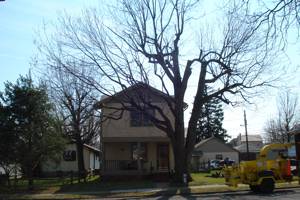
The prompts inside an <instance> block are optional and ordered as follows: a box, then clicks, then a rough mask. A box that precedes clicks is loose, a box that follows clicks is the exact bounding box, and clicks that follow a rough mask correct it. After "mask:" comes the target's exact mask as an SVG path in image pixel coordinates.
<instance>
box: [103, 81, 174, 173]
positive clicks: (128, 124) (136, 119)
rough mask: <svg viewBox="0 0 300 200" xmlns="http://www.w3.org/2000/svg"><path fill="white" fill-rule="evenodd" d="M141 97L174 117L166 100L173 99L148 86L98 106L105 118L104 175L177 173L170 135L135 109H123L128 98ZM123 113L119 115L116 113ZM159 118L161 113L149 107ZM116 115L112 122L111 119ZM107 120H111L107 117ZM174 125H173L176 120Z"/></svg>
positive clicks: (111, 97) (131, 89)
mask: <svg viewBox="0 0 300 200" xmlns="http://www.w3.org/2000/svg"><path fill="white" fill-rule="evenodd" d="M137 95H138V96H142V97H143V98H145V99H147V100H148V101H149V100H150V101H151V104H154V105H155V106H158V107H159V108H161V110H162V112H163V113H164V114H165V115H166V116H168V118H169V119H171V118H172V113H171V111H170V110H169V108H168V106H167V104H166V102H165V101H164V100H165V98H172V97H169V96H168V95H166V94H164V93H162V92H161V91H159V90H157V89H155V88H152V87H151V86H148V85H145V84H141V83H139V84H136V85H134V86H131V87H129V88H127V89H126V90H123V91H121V92H119V93H116V94H115V95H113V96H110V97H107V96H105V97H104V98H102V99H101V100H100V102H99V103H98V104H97V106H98V108H99V109H101V112H102V116H103V118H104V117H105V119H104V120H103V123H102V128H101V131H102V133H101V141H102V145H103V146H102V148H103V149H102V151H103V168H102V169H101V174H102V175H104V176H115V175H149V174H158V173H159V174H160V173H168V172H170V171H172V170H174V156H173V151H172V147H171V144H170V140H169V138H168V137H167V135H166V133H165V132H163V131H162V130H160V129H158V128H157V127H155V126H154V124H153V123H152V122H151V120H150V119H149V115H146V114H145V112H142V111H139V110H137V109H136V108H134V107H132V109H130V111H129V110H128V109H126V110H122V108H124V106H130V105H131V104H129V103H126V102H128V99H131V98H135V102H138V103H139V104H143V102H139V100H138V97H137ZM118 109H120V110H119V114H116V112H117V111H118ZM147 109H148V110H147V111H148V112H151V113H152V114H154V115H155V116H156V117H159V113H158V112H156V111H155V110H154V109H150V108H147ZM112 116H114V118H117V119H112V118H111V117H112ZM106 117H107V118H106ZM171 121H172V124H173V120H171Z"/></svg>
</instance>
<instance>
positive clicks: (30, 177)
mask: <svg viewBox="0 0 300 200" xmlns="http://www.w3.org/2000/svg"><path fill="white" fill-rule="evenodd" d="M27 180H28V190H33V169H32V166H31V165H30V164H29V166H27Z"/></svg>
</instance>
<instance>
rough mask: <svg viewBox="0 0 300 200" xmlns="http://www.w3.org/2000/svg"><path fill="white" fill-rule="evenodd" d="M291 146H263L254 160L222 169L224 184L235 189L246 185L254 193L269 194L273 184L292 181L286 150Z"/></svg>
mask: <svg viewBox="0 0 300 200" xmlns="http://www.w3.org/2000/svg"><path fill="white" fill-rule="evenodd" d="M291 146H292V144H269V145H266V146H264V147H263V148H262V149H261V150H260V153H259V156H258V158H257V159H256V160H252V161H242V162H241V163H240V164H239V165H233V166H228V167H226V166H225V167H224V169H223V174H224V177H225V183H226V185H229V186H234V187H237V185H238V184H239V183H243V184H248V185H249V187H250V189H251V190H252V191H253V192H256V193H259V192H261V193H271V192H273V190H274V187H275V183H280V182H290V181H292V177H293V176H292V174H291V167H290V160H289V159H288V158H287V152H288V148H290V147H291Z"/></svg>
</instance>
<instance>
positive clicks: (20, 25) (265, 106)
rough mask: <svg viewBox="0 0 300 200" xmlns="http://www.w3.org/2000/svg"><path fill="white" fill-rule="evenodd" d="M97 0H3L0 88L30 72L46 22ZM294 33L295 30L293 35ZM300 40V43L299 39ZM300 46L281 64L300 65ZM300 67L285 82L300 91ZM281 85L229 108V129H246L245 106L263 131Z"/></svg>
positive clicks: (253, 127) (252, 128)
mask: <svg viewBox="0 0 300 200" xmlns="http://www.w3.org/2000/svg"><path fill="white" fill-rule="evenodd" d="M99 2H103V1H97V0H89V1H85V0H42V1H41V0H6V1H4V2H1V3H0V60H1V64H0V69H1V72H0V90H2V89H3V82H5V81H7V80H8V81H11V82H14V81H15V80H16V79H17V78H18V77H19V75H20V74H22V75H24V74H26V73H28V71H29V69H30V63H31V58H32V56H33V55H34V54H35V53H36V49H35V46H34V43H33V41H34V39H35V35H36V31H37V30H38V29H39V28H40V27H41V26H42V24H43V22H46V23H49V22H51V21H55V19H56V17H57V15H58V14H59V13H60V12H62V11H64V10H65V11H66V12H68V13H71V14H76V13H79V12H80V11H81V9H82V8H83V7H88V6H91V5H98V4H99ZM293 34H294V33H292V35H293ZM298 44H299V43H298ZM299 54H300V48H299V47H298V46H297V43H294V44H290V45H289V46H288V48H287V51H286V56H285V57H284V59H283V60H281V62H282V63H280V64H281V65H285V66H288V67H289V68H290V69H291V68H295V67H296V66H297V65H298V60H299ZM298 77H300V73H299V71H294V73H293V74H291V75H290V78H287V79H285V80H284V81H283V82H282V85H285V86H286V85H288V86H290V87H291V88H292V90H293V92H294V93H299V86H300V81H299V80H300V79H299V78H298ZM278 91H279V90H278V89H270V90H269V91H267V92H266V94H265V95H263V96H262V97H260V98H256V99H254V100H253V102H254V104H253V105H247V106H244V107H238V108H232V107H227V108H226V110H225V121H224V126H225V128H226V129H227V130H228V133H229V134H230V135H232V136H236V135H238V134H239V133H244V127H242V126H240V125H242V124H243V110H244V109H246V110H247V115H248V124H249V125H248V128H249V133H250V134H257V133H262V129H263V126H264V123H265V121H266V120H267V119H268V118H270V117H272V116H273V115H274V113H275V109H276V104H275V101H276V95H277V94H278Z"/></svg>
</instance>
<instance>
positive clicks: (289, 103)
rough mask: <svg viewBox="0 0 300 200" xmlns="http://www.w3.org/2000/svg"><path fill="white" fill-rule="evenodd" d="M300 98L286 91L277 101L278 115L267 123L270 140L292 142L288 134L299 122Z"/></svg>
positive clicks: (266, 134) (267, 134) (266, 132)
mask: <svg viewBox="0 0 300 200" xmlns="http://www.w3.org/2000/svg"><path fill="white" fill-rule="evenodd" d="M297 111H298V98H297V97H296V96H295V95H292V93H291V92H290V91H284V92H282V93H281V94H280V95H279V98H278V101H277V116H275V117H274V118H272V119H270V120H269V121H268V122H267V123H266V127H265V136H266V139H267V141H268V142H279V143H285V142H291V141H290V140H291V138H290V135H289V134H288V133H289V132H290V131H291V130H292V129H293V128H294V126H295V125H296V124H297V123H299V116H298V115H297Z"/></svg>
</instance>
